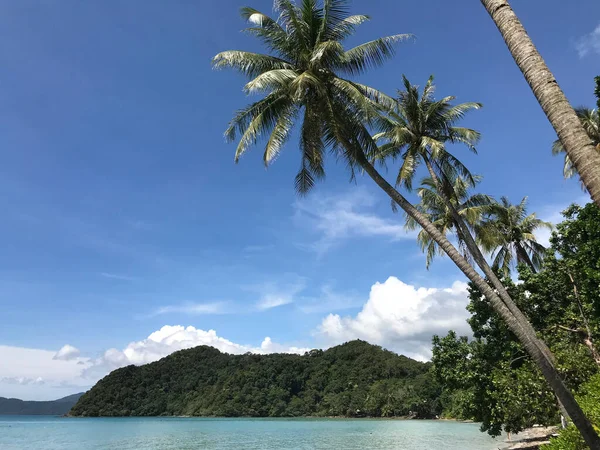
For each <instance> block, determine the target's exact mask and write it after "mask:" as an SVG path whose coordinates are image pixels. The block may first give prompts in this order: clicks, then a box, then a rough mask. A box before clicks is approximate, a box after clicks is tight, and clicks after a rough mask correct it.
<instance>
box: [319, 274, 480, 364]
mask: <svg viewBox="0 0 600 450" xmlns="http://www.w3.org/2000/svg"><path fill="white" fill-rule="evenodd" d="M467 304H468V298H467V284H466V283H463V282H459V281H457V282H455V283H454V284H453V285H452V286H451V287H450V288H445V289H436V288H423V287H421V288H417V287H415V286H411V285H409V284H406V283H403V282H402V281H400V280H399V279H398V278H396V277H390V278H388V279H387V280H386V281H385V282H384V283H375V284H374V285H373V286H372V287H371V292H370V294H369V299H368V300H367V302H366V303H365V304H364V306H363V307H362V310H361V311H360V312H359V313H358V314H357V315H356V316H354V317H352V316H346V317H342V316H340V315H338V314H329V315H328V316H327V317H325V318H324V319H323V320H322V322H321V324H320V325H319V327H318V328H317V330H316V336H317V337H318V338H320V339H322V340H323V341H324V342H325V343H326V344H327V345H336V344H341V343H343V342H346V341H349V340H352V339H363V340H365V341H368V342H370V343H372V344H379V345H381V346H383V347H385V348H388V349H390V350H393V351H396V352H398V353H401V354H403V355H406V356H409V357H411V358H415V359H418V360H427V359H429V358H430V356H431V337H432V335H434V334H446V333H447V332H448V330H450V329H452V330H456V331H457V332H458V333H459V334H462V335H468V334H470V329H469V326H468V324H467V323H466V319H467V317H468V312H467V311H466V309H465V308H466V306H467Z"/></svg>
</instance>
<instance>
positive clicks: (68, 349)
mask: <svg viewBox="0 0 600 450" xmlns="http://www.w3.org/2000/svg"><path fill="white" fill-rule="evenodd" d="M79 353H80V352H79V349H77V348H75V347H73V346H72V345H69V344H67V345H64V346H63V347H62V348H61V349H60V350H59V351H58V352H56V355H54V357H53V358H52V359H59V360H63V361H70V360H72V359H77V357H79Z"/></svg>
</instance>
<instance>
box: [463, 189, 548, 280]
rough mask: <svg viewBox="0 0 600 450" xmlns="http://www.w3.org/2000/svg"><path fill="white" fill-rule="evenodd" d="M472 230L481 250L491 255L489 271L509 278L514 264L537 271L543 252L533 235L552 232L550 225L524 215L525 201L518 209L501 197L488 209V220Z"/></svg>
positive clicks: (517, 206)
mask: <svg viewBox="0 0 600 450" xmlns="http://www.w3.org/2000/svg"><path fill="white" fill-rule="evenodd" d="M475 228H476V234H477V239H478V241H479V243H480V245H481V247H482V248H483V249H484V250H485V251H486V252H489V253H491V254H492V258H493V263H492V267H493V268H495V269H498V268H499V269H500V270H501V271H502V272H503V273H504V274H505V275H507V276H508V275H510V269H511V267H512V266H513V265H514V262H515V260H516V262H517V263H519V264H521V263H522V264H526V265H528V266H529V267H530V268H531V270H533V271H537V270H538V269H539V268H540V266H541V264H542V260H543V257H544V253H545V251H546V248H545V247H544V246H543V245H541V244H539V243H538V242H537V240H536V237H535V234H534V232H535V231H536V230H537V229H538V228H547V229H552V225H551V224H550V223H549V222H544V221H543V220H541V219H538V218H537V217H536V215H535V213H532V214H529V215H527V197H524V198H523V200H521V203H519V204H518V205H513V204H511V203H510V201H509V200H508V199H507V198H506V197H502V198H501V201H500V202H499V203H493V204H491V205H489V206H488V207H487V217H486V218H485V219H484V220H483V221H482V223H481V224H479V225H477V226H476V227H475Z"/></svg>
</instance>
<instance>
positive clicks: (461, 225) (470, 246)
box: [423, 155, 569, 428]
mask: <svg viewBox="0 0 600 450" xmlns="http://www.w3.org/2000/svg"><path fill="white" fill-rule="evenodd" d="M423 159H424V160H425V165H426V166H427V170H428V171H429V174H430V176H431V178H432V180H433V181H434V183H435V185H436V187H437V190H438V192H439V193H440V196H441V197H442V199H443V200H444V202H445V204H446V206H447V207H448V208H449V210H450V213H451V214H452V218H453V219H454V224H455V226H456V231H457V233H458V236H459V238H460V239H462V241H463V242H464V243H465V246H466V247H467V250H468V251H469V253H470V255H471V256H472V258H473V259H474V260H475V262H476V263H477V265H478V266H479V268H480V269H481V270H482V271H483V273H484V274H485V275H486V277H488V280H490V281H491V283H492V285H493V286H494V288H495V289H496V292H497V293H498V295H499V296H500V298H501V299H502V301H503V302H504V305H505V306H506V307H507V308H508V310H509V311H510V312H511V313H512V314H513V315H514V316H515V319H516V320H517V321H518V322H519V324H520V325H521V327H522V328H523V329H524V330H526V331H527V332H528V333H529V334H530V335H531V336H533V337H532V340H533V341H534V343H535V345H536V346H537V347H538V349H539V350H540V351H541V352H542V353H543V355H544V357H545V358H546V360H547V361H548V363H549V364H550V365H551V366H552V367H554V366H555V363H556V360H555V358H554V355H553V354H552V352H551V351H550V348H548V346H547V345H546V343H545V342H544V341H542V340H541V339H539V338H537V334H536V332H535V329H534V328H533V326H532V325H531V323H530V322H529V320H528V319H527V317H526V316H525V315H524V314H523V312H522V311H521V310H520V309H519V307H518V306H517V305H516V304H515V302H514V301H513V299H512V298H511V297H510V294H509V293H508V291H507V290H506V288H505V287H504V285H503V284H502V282H501V281H500V279H499V278H498V277H497V276H496V274H495V273H494V271H493V270H492V269H491V267H490V266H489V264H488V262H487V260H486V259H485V257H484V256H483V254H482V253H481V250H480V249H479V246H478V245H477V243H476V242H475V239H474V238H473V236H472V235H471V232H470V230H469V227H468V226H467V224H466V223H465V221H464V220H463V218H462V217H461V216H460V214H459V213H458V211H457V210H456V208H455V207H454V205H453V204H452V202H451V201H450V198H449V197H448V196H447V195H446V193H445V191H444V189H443V188H442V184H441V182H440V180H439V179H438V176H437V174H436V173H435V170H434V168H433V165H432V164H431V160H430V159H429V158H428V157H427V156H426V155H424V156H423ZM519 249H520V250H521V251H522V252H523V253H524V258H525V259H524V260H525V261H526V263H527V264H528V265H529V267H530V268H531V270H532V271H533V272H534V273H535V272H536V269H535V266H534V265H533V262H532V261H531V258H529V255H528V254H527V252H525V250H524V249H523V248H522V247H520V246H519ZM522 257H523V255H522ZM555 397H556V401H557V404H558V409H559V410H560V422H561V427H562V428H565V427H566V419H569V413H568V411H567V410H566V408H565V407H564V405H563V404H562V402H561V400H560V398H559V397H558V395H557V394H556V393H555Z"/></svg>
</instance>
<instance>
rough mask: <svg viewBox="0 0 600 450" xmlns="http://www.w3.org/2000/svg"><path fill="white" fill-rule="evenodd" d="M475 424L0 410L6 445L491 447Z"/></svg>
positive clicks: (34, 449)
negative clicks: (101, 415) (75, 415)
mask: <svg viewBox="0 0 600 450" xmlns="http://www.w3.org/2000/svg"><path fill="white" fill-rule="evenodd" d="M503 446H504V439H492V438H490V437H489V436H487V435H486V434H484V433H481V432H480V431H479V426H478V425H477V424H470V423H457V422H450V421H427V420H424V421H421V420H368V419H358V420H344V419H225V418H224V419H218V418H217V419H213V418H162V417H155V418H85V419H80V418H62V417H51V416H0V449H2V450H59V449H60V450H88V449H89V450H100V449H102V450H104V449H111V450H128V449H131V450H159V449H161V450H162V449H169V450H171V449H172V450H175V449H176V450H187V449H189V450H191V449H254V450H271V449H273V450H275V449H277V450H281V449H290V450H291V449H294V450H296V449H307V450H308V449H332V450H333V449H335V450H338V449H348V450H350V449H356V450H358V449H360V450H364V449H370V450H375V449H397V450H426V449H427V450H428V449H431V450H436V449H445V450H493V449H497V448H501V447H503Z"/></svg>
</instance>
